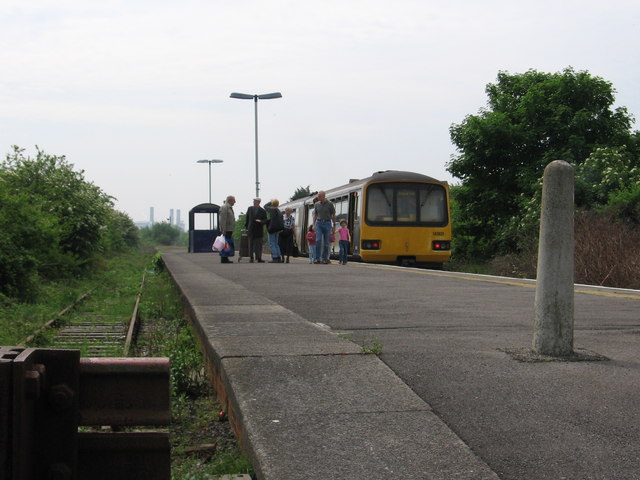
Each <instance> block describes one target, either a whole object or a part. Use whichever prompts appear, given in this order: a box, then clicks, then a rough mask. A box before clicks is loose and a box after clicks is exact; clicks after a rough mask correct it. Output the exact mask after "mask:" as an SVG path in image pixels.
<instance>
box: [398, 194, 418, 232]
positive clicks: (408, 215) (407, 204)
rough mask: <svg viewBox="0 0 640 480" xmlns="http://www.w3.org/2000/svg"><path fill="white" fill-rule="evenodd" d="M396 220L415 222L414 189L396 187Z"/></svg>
mask: <svg viewBox="0 0 640 480" xmlns="http://www.w3.org/2000/svg"><path fill="white" fill-rule="evenodd" d="M397 195H398V197H397V206H398V208H397V210H398V218H397V219H398V222H411V223H413V222H415V221H416V218H417V214H416V190H415V189H413V188H412V189H405V188H398V189H397Z"/></svg>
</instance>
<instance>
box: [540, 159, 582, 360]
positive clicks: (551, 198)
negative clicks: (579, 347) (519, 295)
mask: <svg viewBox="0 0 640 480" xmlns="http://www.w3.org/2000/svg"><path fill="white" fill-rule="evenodd" d="M573 190H574V177H573V167H572V166H571V165H569V164H568V163H567V162H565V161H562V160H555V161H553V162H551V163H550V164H549V165H547V167H546V168H545V170H544V183H543V186H542V208H541V218H540V240H539V245H538V280H537V284H536V298H535V312H534V323H533V350H534V352H536V353H538V354H540V355H551V356H566V355H570V354H572V353H573V268H574V258H573V252H574V240H573V215H574V202H573Z"/></svg>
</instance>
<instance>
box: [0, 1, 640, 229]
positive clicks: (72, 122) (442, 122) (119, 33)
mask: <svg viewBox="0 0 640 480" xmlns="http://www.w3.org/2000/svg"><path fill="white" fill-rule="evenodd" d="M639 40H640V2H637V0H610V1H608V2H603V1H601V0H598V1H594V0H582V1H573V0H568V1H563V0H537V1H530V0H528V1H521V0H484V1H482V2H478V1H472V0H449V1H446V2H443V1H438V2H436V1H432V0H395V1H389V0H384V1H383V0H366V1H365V0H324V1H322V2H310V1H304V0H295V1H294V0H268V1H267V0H235V1H222V0H181V1H175V0H174V1H168V0H135V1H131V0H102V1H99V2H98V1H87V0H2V2H0V153H1V154H2V157H4V156H6V154H7V153H9V152H10V151H11V150H12V145H17V146H19V147H22V148H24V149H25V153H26V154H27V155H30V156H35V152H36V145H37V146H38V147H39V148H40V149H41V150H43V151H44V152H46V153H48V154H51V155H64V156H66V159H67V161H68V162H69V163H71V164H73V165H74V168H75V169H76V170H78V171H80V170H81V171H83V172H84V176H85V179H86V180H87V181H89V182H93V183H94V184H96V185H97V186H99V187H100V188H101V189H102V190H103V191H104V192H105V193H106V194H108V195H110V196H112V197H114V198H115V199H116V200H115V208H116V209H117V210H120V211H123V212H125V213H127V214H128V215H129V216H130V217H131V218H132V219H133V220H134V221H145V220H148V219H149V212H150V207H154V212H155V220H156V221H163V220H167V219H168V218H169V215H170V209H174V210H181V219H182V220H183V221H184V222H185V223H187V221H188V212H189V210H190V209H191V208H193V207H194V206H196V205H198V204H200V203H204V202H208V200H209V169H208V165H206V164H199V163H197V160H200V159H221V160H223V163H219V164H214V165H211V197H212V202H213V203H217V204H221V203H222V201H223V200H224V198H225V197H226V196H227V195H235V196H236V200H237V205H236V208H235V210H236V214H238V213H240V212H244V211H246V208H247V207H248V206H249V205H250V204H251V201H252V199H253V197H254V196H255V188H256V177H255V164H256V155H255V152H256V151H255V130H254V128H255V115H254V114H255V111H254V102H253V101H252V100H239V99H232V98H230V97H229V95H230V94H231V93H232V92H240V93H246V94H251V95H253V94H266V93H272V92H281V93H282V98H279V99H270V100H259V101H258V122H257V124H258V165H259V181H260V196H261V197H262V198H263V203H265V201H266V200H268V199H271V198H278V199H279V200H280V201H281V202H282V201H286V200H287V199H288V198H289V197H291V196H292V195H293V193H294V192H295V191H296V189H298V188H300V187H307V186H309V187H310V189H311V190H312V191H315V190H322V189H329V188H331V187H334V186H339V185H342V184H344V183H347V182H348V181H349V179H352V178H364V177H367V176H369V175H371V174H372V173H373V172H375V171H379V170H408V171H414V172H418V173H422V174H425V175H429V176H432V177H435V178H437V179H440V180H446V181H448V182H450V183H454V184H455V183H456V179H455V178H453V177H451V175H450V174H449V173H448V172H447V163H448V162H449V161H450V159H451V156H452V155H455V154H456V149H455V146H454V145H453V144H452V143H451V139H450V136H449V128H450V127H451V125H452V124H458V123H461V122H462V121H463V120H464V118H465V116H467V115H473V114H477V113H478V112H479V110H480V109H482V108H484V107H486V105H487V96H486V93H485V87H486V85H487V84H488V83H492V82H495V81H496V77H497V74H498V72H500V71H507V72H509V73H512V74H515V73H524V72H526V71H527V70H530V69H535V70H538V71H543V72H550V73H551V72H560V71H562V70H563V69H565V68H566V67H568V66H572V67H573V68H574V69H575V70H577V71H582V70H586V71H588V72H589V73H591V74H592V75H594V76H597V77H601V78H603V79H605V80H606V81H608V82H611V84H612V85H613V86H614V88H615V90H616V92H617V93H616V102H615V104H614V108H615V107H619V106H624V107H626V108H627V109H628V111H629V113H630V114H632V115H633V116H634V117H640V88H639V86H640V62H638V60H637V58H638V51H637V50H638V44H639V43H640V42H639ZM637 128H638V125H637V124H636V125H634V129H637Z"/></svg>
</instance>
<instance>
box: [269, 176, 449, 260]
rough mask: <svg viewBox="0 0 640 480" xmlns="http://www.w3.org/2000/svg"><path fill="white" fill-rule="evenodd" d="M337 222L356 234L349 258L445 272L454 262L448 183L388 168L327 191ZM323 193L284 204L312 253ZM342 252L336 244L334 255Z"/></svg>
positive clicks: (303, 251) (299, 239)
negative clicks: (316, 208)
mask: <svg viewBox="0 0 640 480" xmlns="http://www.w3.org/2000/svg"><path fill="white" fill-rule="evenodd" d="M324 191H325V193H326V196H327V199H329V200H330V201H331V202H333V204H334V206H335V209H336V222H337V224H338V225H339V224H340V221H341V220H343V219H344V220H346V221H347V226H348V227H349V231H350V232H351V243H350V247H349V259H351V260H356V261H362V262H371V263H386V264H399V265H403V266H425V267H428V268H434V269H442V268H443V264H444V263H445V262H446V261H448V260H449V259H450V258H451V235H452V228H451V210H450V197H449V185H448V184H447V182H443V181H439V180H436V179H435V178H432V177H429V176H426V175H422V174H420V173H414V172H404V171H397V170H385V171H379V172H375V173H374V174H373V175H371V176H370V177H367V178H362V179H354V180H350V181H349V183H347V184H345V185H341V186H339V187H335V188H330V189H326V190H324ZM316 196H317V192H316V193H314V194H312V195H310V196H307V197H304V198H299V199H296V200H292V201H289V202H286V203H283V204H280V209H282V210H284V209H285V208H287V207H289V208H291V209H292V210H293V215H294V217H295V219H296V226H297V228H296V239H295V240H296V243H297V245H298V246H299V250H300V252H301V254H303V255H304V254H308V246H307V244H306V243H307V242H306V240H305V239H306V234H307V232H308V229H309V225H310V224H311V223H312V222H313V204H314V203H315V201H317V198H316ZM337 251H338V247H337V243H334V244H332V247H331V252H332V255H331V256H332V257H333V258H335V256H336V254H337Z"/></svg>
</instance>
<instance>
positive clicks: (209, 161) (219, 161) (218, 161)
mask: <svg viewBox="0 0 640 480" xmlns="http://www.w3.org/2000/svg"><path fill="white" fill-rule="evenodd" d="M223 161H224V160H218V159H217V158H214V159H213V160H198V163H208V164H209V203H211V164H212V163H222V162H223ZM212 220H213V219H212V217H211V214H209V230H211V229H212V228H213V224H212Z"/></svg>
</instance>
